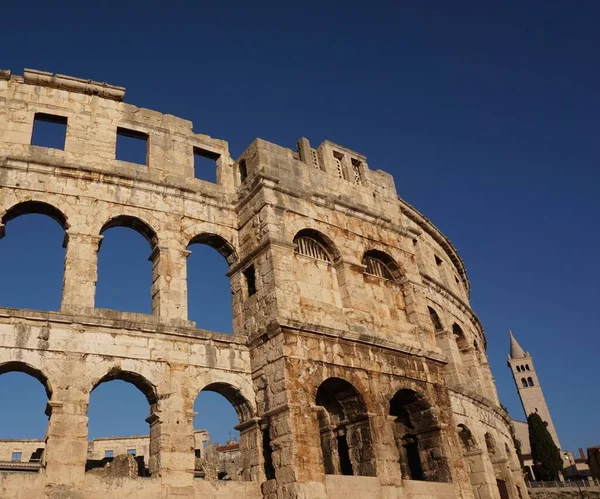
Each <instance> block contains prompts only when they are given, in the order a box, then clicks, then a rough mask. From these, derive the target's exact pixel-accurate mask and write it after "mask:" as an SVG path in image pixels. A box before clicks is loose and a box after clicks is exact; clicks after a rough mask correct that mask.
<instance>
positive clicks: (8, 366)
mask: <svg viewBox="0 0 600 499" xmlns="http://www.w3.org/2000/svg"><path fill="white" fill-rule="evenodd" d="M19 378H20V379H19ZM32 378H34V379H35V380H37V381H34V382H33V384H34V385H36V386H35V387H32V383H31V382H29V383H28V382H27V380H32ZM32 381H33V380H32ZM111 385H113V386H111ZM40 386H41V387H43V390H44V392H45V397H40V396H38V397H36V390H35V388H38V387H40ZM104 389H108V390H106V392H105V393H102V392H103V391H104ZM96 393H98V396H97V397H96ZM0 394H3V408H2V410H1V411H0V423H1V424H0V434H1V438H5V439H6V438H9V439H10V440H19V439H24V438H27V439H31V438H32V437H35V439H37V440H40V439H42V437H43V433H42V431H40V430H41V425H42V421H41V420H42V418H43V413H44V412H45V414H46V417H47V419H46V420H45V422H43V427H48V425H50V424H51V421H52V410H48V408H49V407H50V406H51V403H52V401H53V387H52V386H51V383H50V381H49V379H48V378H47V377H46V376H45V375H44V373H43V372H42V371H40V370H39V369H36V368H34V367H32V366H30V365H28V364H26V363H23V362H6V363H4V364H1V365H0ZM37 395H41V394H40V393H39V390H38V393H37ZM107 395H108V397H107ZM42 399H43V400H42ZM160 399H161V395H160V394H159V392H158V390H157V388H156V386H154V385H153V384H152V383H151V382H150V381H148V380H147V379H146V378H145V377H144V376H142V375H140V374H138V373H135V372H132V371H126V370H121V369H116V368H115V369H111V370H110V371H109V372H107V373H106V374H105V375H104V376H102V377H101V378H100V379H98V380H97V381H95V382H94V384H93V386H92V387H91V389H90V390H89V394H88V405H87V416H88V439H90V443H91V439H92V438H94V439H95V438H97V437H110V438H108V439H107V438H104V439H100V440H99V441H98V442H96V443H99V444H103V440H108V441H109V444H106V445H104V447H106V448H107V449H108V448H110V449H111V450H110V451H108V450H106V454H105V453H104V451H102V452H101V455H96V454H98V453H97V452H96V453H95V454H94V455H92V454H91V450H89V451H88V459H87V463H86V471H90V470H93V469H94V468H97V467H103V466H104V465H105V464H106V462H107V460H106V459H107V458H113V457H116V454H117V453H116V452H115V455H114V456H113V450H112V449H113V445H114V441H119V438H128V439H131V438H132V436H136V439H135V440H137V445H136V443H131V444H129V446H128V447H129V448H127V453H129V454H133V455H134V456H136V460H137V461H138V466H139V476H152V475H153V474H154V473H156V471H157V462H158V453H159V452H160V450H159V449H160V446H159V444H158V439H159V437H160V432H161V430H160V424H157V422H158V423H160V418H161V416H160V407H159V405H160ZM32 401H33V402H35V403H34V404H31V403H30V402H32ZM19 406H24V407H22V408H23V409H25V410H19ZM44 408H46V410H44ZM11 409H12V411H11ZM194 409H195V410H196V412H197V413H198V414H197V416H196V418H195V420H194V425H193V426H194V429H196V430H197V429H200V428H202V429H206V428H207V427H208V428H210V430H214V431H209V435H211V438H212V439H213V440H212V441H213V442H214V439H215V437H216V438H218V439H219V442H220V443H221V444H226V442H227V440H231V439H233V440H239V436H240V435H239V432H238V431H237V426H238V425H239V424H240V423H243V422H247V421H249V420H251V419H252V418H253V417H254V409H253V406H252V404H251V403H250V402H249V401H248V399H247V398H246V397H245V396H244V395H242V393H241V390H240V389H238V388H237V387H234V386H233V385H231V384H230V383H228V382H219V381H215V382H209V383H208V384H207V385H206V386H204V387H203V388H202V389H201V390H200V392H199V393H198V394H197V396H196V397H195V402H194ZM215 409H216V411H217V414H216V418H218V420H217V419H215V418H214V417H213V418H211V417H209V413H213V412H214V410H215ZM11 412H12V414H11ZM130 413H131V415H130ZM212 415H213V416H215V415H214V414H212ZM207 423H208V425H207ZM211 423H212V424H211ZM30 424H33V431H34V432H35V430H36V429H37V433H33V434H32V433H28V430H29V431H31V428H29V427H28V425H30ZM225 426H229V428H228V431H229V434H227V429H226V428H225ZM115 430H116V432H115ZM102 432H104V433H102ZM43 438H44V439H45V437H43ZM144 438H145V439H146V440H145V443H143V444H140V442H139V440H143V439H144ZM130 441H131V440H130ZM242 441H243V440H242ZM24 442H25V446H26V447H27V448H28V447H30V444H28V443H27V442H28V440H25V441H24ZM131 442H132V441H131ZM209 444H210V441H209ZM6 445H7V444H5V446H6ZM15 445H18V442H15ZM117 445H118V444H117ZM123 445H126V443H125V444H123ZM44 447H45V445H44V444H42V445H41V447H40V448H37V447H36V448H35V451H36V452H35V453H34V454H35V455H33V454H32V455H31V456H30V455H28V453H23V456H19V458H21V457H22V459H23V461H24V462H39V461H41V460H43V456H44V450H45V449H44ZM15 448H16V449H19V450H20V449H21V447H15ZM205 448H206V447H205ZM122 450H123V452H124V451H125V449H122ZM109 452H110V455H109ZM190 457H191V456H190ZM4 459H6V458H4ZM2 460H3V458H1V457H0V461H2ZM250 477H251V470H250V469H244V470H240V475H239V476H236V477H235V479H250Z"/></svg>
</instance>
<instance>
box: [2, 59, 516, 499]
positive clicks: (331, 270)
mask: <svg viewBox="0 0 600 499" xmlns="http://www.w3.org/2000/svg"><path fill="white" fill-rule="evenodd" d="M0 78H1V79H0V110H1V113H0V217H1V221H0V236H5V237H9V236H10V220H12V219H13V218H14V217H16V216H18V215H21V214H26V213H30V212H36V213H45V214H49V215H51V216H53V217H54V218H55V219H57V220H58V221H59V222H60V223H62V225H63V227H64V229H65V234H66V237H65V245H66V257H65V273H64V285H63V296H62V304H61V309H60V311H57V312H39V311H33V310H16V309H7V308H0V372H6V371H9V370H21V371H25V372H28V373H30V374H34V375H35V376H36V377H38V379H40V380H41V381H42V382H44V383H45V384H46V386H47V391H48V393H49V397H50V399H49V403H48V414H49V423H48V430H47V434H46V442H45V449H46V450H45V452H44V456H43V463H42V467H41V470H40V472H39V473H36V474H31V475H25V474H7V473H0V495H1V496H2V497H28V498H35V497H44V495H45V496H46V497H74V498H75V497H77V498H78V497H82V498H83V497H85V498H94V497H105V496H106V495H107V494H109V495H110V494H115V493H119V494H125V493H126V494H128V495H129V496H131V497H149V496H152V497H158V496H161V495H162V496H165V497H166V496H167V495H168V496H169V497H170V496H171V495H173V496H174V495H179V496H183V497H194V496H195V497H227V496H232V495H241V496H243V497H262V496H264V497H273V498H274V497H311V498H318V497H322V498H325V497H331V498H334V497H344V498H346V499H347V498H348V497H406V498H411V497H415V498H416V497H433V498H435V497H438V498H446V497H447V498H450V497H462V498H472V497H473V498H481V499H484V498H499V497H500V492H499V488H498V486H497V480H501V481H502V482H503V483H504V484H505V487H506V490H507V493H508V494H509V497H515V498H516V497H519V494H521V496H522V497H526V496H527V491H526V488H525V486H524V483H523V480H522V476H521V473H520V471H519V465H518V462H517V460H516V455H515V453H514V451H513V445H512V440H511V436H510V430H509V419H508V416H507V414H506V413H505V412H504V411H503V410H502V409H501V408H500V407H499V403H498V397H497V394H496V389H495V386H494V383H493V379H492V376H491V372H490V369H489V365H488V362H487V357H486V354H485V345H486V340H485V335H484V332H483V329H482V327H481V324H480V322H479V320H478V319H477V317H476V316H475V314H474V313H473V311H472V310H471V308H470V305H469V292H470V290H469V282H468V280H467V277H466V272H465V269H464V266H463V264H462V261H461V260H460V257H459V256H458V255H457V253H456V251H455V250H454V248H453V247H452V245H451V244H450V243H449V241H448V240H447V239H446V238H445V237H444V236H443V235H442V234H441V233H440V232H439V231H438V230H437V229H436V228H435V226H433V225H432V224H431V222H430V221H429V220H427V219H426V218H425V217H423V215H421V214H420V213H419V212H417V211H416V210H415V209H414V208H412V207H411V206H410V205H408V204H406V203H405V202H403V201H401V200H399V199H398V197H397V194H396V190H395V186H394V182H393V179H392V177H391V176H390V175H388V174H387V173H385V172H382V171H379V170H377V171H373V170H370V169H369V167H368V164H367V161H366V158H365V157H364V156H362V155H360V154H358V153H356V152H354V151H351V150H349V149H347V148H344V147H342V146H339V145H336V144H333V143H330V142H324V143H323V144H321V145H320V146H319V147H318V148H316V149H313V148H312V147H311V146H310V144H309V143H308V141H307V140H306V139H301V140H300V142H299V148H298V151H297V152H295V151H292V150H290V149H286V148H283V147H280V146H277V145H275V144H271V143H269V142H266V141H263V140H260V139H257V140H255V141H254V142H253V143H252V144H251V145H250V146H249V148H248V149H247V150H246V151H245V152H244V153H243V154H242V156H241V157H240V158H239V159H238V160H237V161H234V160H233V159H232V158H231V157H230V155H229V152H228V146H227V143H226V142H224V141H222V140H217V139H212V138H210V137H208V136H206V135H200V134H195V133H194V132H193V131H192V124H191V123H190V122H189V121H186V120H183V119H180V118H176V117H173V116H170V115H163V114H160V113H157V112H155V111H151V110H147V109H140V108H137V107H134V106H131V105H129V104H125V103H123V102H122V99H123V95H124V89H121V88H119V87H113V86H110V85H106V84H99V83H96V82H89V81H84V80H78V79H74V78H69V77H64V76H60V75H51V74H48V73H42V72H37V71H31V70H26V71H25V73H24V76H22V77H20V76H12V75H10V73H9V72H7V71H3V72H0ZM35 113H45V114H49V115H54V116H60V117H62V118H63V119H64V118H66V119H67V135H66V141H65V147H64V150H57V149H47V148H43V147H38V146H33V145H30V142H31V134H32V127H33V122H34V116H35ZM117 128H125V129H128V130H132V131H137V132H142V133H144V134H147V135H148V155H147V158H148V159H147V165H137V164H132V163H126V162H123V161H118V160H116V159H115V144H116V133H117ZM194 148H199V149H202V150H203V151H205V153H208V154H210V155H211V156H213V157H215V158H218V159H217V162H216V163H217V179H218V181H217V184H211V183H208V182H205V181H202V180H198V179H195V178H194V172H193V151H194ZM114 225H125V226H129V227H132V228H134V229H136V230H139V231H140V232H142V233H143V235H145V236H146V238H147V239H148V242H149V245H150V247H151V257H150V258H151V260H152V262H153V282H152V289H151V293H152V305H153V314H151V315H144V314H132V313H124V312H116V311H111V310H100V309H96V308H94V295H95V283H96V280H97V271H96V265H97V252H98V248H99V244H100V241H101V238H102V236H101V234H102V231H103V229H105V228H106V227H111V226H114ZM306 229H310V230H309V231H308V234H310V235H313V236H314V237H316V238H317V239H318V240H319V242H320V243H322V244H323V247H324V248H325V250H326V252H327V255H328V259H329V261H324V260H319V259H315V258H311V257H310V256H307V255H303V254H301V253H299V252H298V245H297V243H295V242H294V241H295V238H296V235H297V234H298V233H301V231H306ZM190 242H201V243H206V244H210V245H212V246H214V247H215V248H216V249H217V250H219V251H220V252H221V253H222V254H223V256H224V258H226V259H227V261H228V263H229V266H230V271H229V277H230V282H231V290H232V295H233V300H232V301H233V330H234V333H233V334H232V335H226V334H222V333H217V332H210V331H204V330H199V329H197V328H196V326H195V324H194V323H193V322H190V321H188V318H187V290H186V289H187V285H186V256H187V254H188V251H187V247H188V245H189V244H190ZM0 244H1V242H0ZM373 251H375V252H378V253H373V254H377V255H385V258H386V260H384V261H385V262H387V264H388V267H389V268H391V269H392V270H393V272H392V273H393V276H392V277H393V278H389V279H387V278H382V277H381V276H376V275H372V274H371V273H369V272H367V264H366V260H365V259H364V256H365V254H366V253H367V252H373ZM382 261H383V260H382ZM250 266H252V267H253V269H254V275H255V281H256V282H255V291H256V292H255V293H253V294H252V293H251V291H253V290H249V286H248V280H249V279H250V277H249V275H250V272H249V268H250ZM431 310H433V311H434V312H435V313H436V314H437V317H438V321H437V322H436V321H435V320H432V315H431V314H432V313H431ZM115 378H120V379H125V380H127V381H131V382H133V383H134V384H136V386H138V387H139V388H140V389H141V390H142V391H143V392H144V393H145V395H146V397H147V398H148V402H149V405H150V417H149V418H148V422H149V424H150V459H149V462H148V463H147V464H148V467H149V471H150V473H151V477H148V478H128V479H120V480H119V481H114V480H113V481H111V480H108V479H107V480H104V479H103V478H102V477H101V476H96V475H93V474H90V473H85V462H86V449H87V415H86V414H87V406H88V400H89V394H90V392H91V390H92V389H93V388H94V387H95V386H97V384H98V383H99V382H102V381H103V380H107V379H115ZM328 380H329V381H328ZM327 383H330V384H329V385H328V384H327ZM348 384H349V385H348ZM328 386H332V387H336V388H335V389H333V390H329V391H328V389H327V387H328ZM348 386H350V387H351V388H347V389H346V388H344V387H348ZM206 387H209V388H210V389H214V390H217V391H220V392H221V393H222V394H223V395H225V396H226V397H227V398H228V399H229V400H230V401H231V402H232V404H233V405H234V407H235V408H236V410H237V412H238V415H239V417H240V422H241V423H240V426H239V429H240V433H241V448H242V455H243V468H244V472H243V476H241V477H239V478H240V480H236V481H233V482H219V483H211V482H208V481H203V480H195V479H194V455H193V448H194V442H193V433H194V432H193V417H194V413H193V404H194V400H195V398H196V395H197V394H198V392H199V391H200V390H202V389H203V388H206ZM320 387H321V388H320ZM399 393H402V394H406V393H410V394H413V395H410V396H411V397H413V398H412V399H411V398H410V397H409V399H403V400H409V402H406V403H407V404H408V405H406V407H409V413H410V415H411V418H412V424H413V428H412V430H411V432H409V433H410V435H409V436H407V435H408V433H406V434H405V436H404V437H402V438H405V440H403V441H408V440H406V439H407V438H409V437H410V438H413V439H416V440H418V441H419V445H420V448H421V451H423V449H424V448H425V447H427V452H426V453H425V452H421V464H422V467H423V469H424V474H425V477H427V478H428V481H420V480H416V479H413V478H415V476H411V477H409V476H408V475H407V473H409V472H407V471H406V470H407V469H408V467H407V466H405V465H402V464H401V463H402V460H403V456H402V452H403V450H402V445H401V444H399V443H398V442H400V441H401V440H399V438H400V437H398V435H399V434H400V433H399V432H400V428H401V425H400V423H399V422H398V421H400V420H402V417H400V416H398V413H394V409H393V406H394V403H395V402H392V400H393V399H394V400H396V399H395V396H397V394H399ZM340 394H342V395H340ZM327 397H333V399H335V400H333V399H331V400H333V402H331V404H330V403H329V402H328V400H329V399H328V398H327ZM336 397H337V398H336ZM396 398H397V397H396ZM415 400H417V401H418V402H415V403H414V404H412V402H410V401H415ZM411 404H412V405H411ZM336 408H337V409H336ZM340 408H341V409H340ZM338 410H339V411H341V412H339V413H336V411H338ZM411 411H412V412H411ZM340 414H341V416H340ZM458 425H462V426H460V427H459V426H458ZM421 426H422V427H423V428H425V426H427V428H426V430H423V431H420V430H418V428H419V427H421ZM402 428H404V427H402ZM415 428H417V429H415ZM464 428H467V429H468V432H469V438H467V439H465V438H464V436H465V433H460V434H459V431H460V430H462V429H464ZM404 429H406V428H404ZM432 435H433V436H432ZM328 438H329V439H331V438H333V439H334V440H335V438H338V441H339V438H345V439H346V441H347V445H348V446H349V448H350V451H349V456H350V457H349V459H350V461H351V467H352V469H353V474H354V475H362V476H345V475H343V474H339V473H337V472H335V471H334V472H333V473H332V472H329V473H325V471H326V469H327V467H328V466H333V468H335V467H336V466H337V467H338V468H337V471H338V472H339V471H340V468H339V466H341V465H340V462H341V460H342V457H339V456H341V455H342V454H340V455H339V456H338V457H339V459H337V460H336V459H333V460H331V461H328V459H330V458H331V456H329V454H328V450H327V449H334V447H328V445H330V444H329V443H328V442H330V440H327V439H328ZM265 448H266V449H267V450H266V451H264V450H263V449H265ZM332 452H334V453H335V452H336V451H335V449H334V451H332ZM340 452H341V451H340ZM265 461H267V463H266V464H265ZM271 461H272V466H271V465H270V464H269V463H270V462H271ZM332 463H333V464H332ZM336 463H337V464H336ZM403 466H404V467H403ZM333 468H332V469H333ZM330 471H331V470H330ZM413 472H414V470H413ZM517 487H518V488H519V490H517Z"/></svg>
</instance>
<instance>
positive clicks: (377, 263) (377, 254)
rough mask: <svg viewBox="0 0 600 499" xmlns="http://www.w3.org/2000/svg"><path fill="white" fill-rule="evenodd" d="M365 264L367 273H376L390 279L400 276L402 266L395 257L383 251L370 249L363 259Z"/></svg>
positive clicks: (377, 275) (375, 274)
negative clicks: (399, 265) (400, 266)
mask: <svg viewBox="0 0 600 499" xmlns="http://www.w3.org/2000/svg"><path fill="white" fill-rule="evenodd" d="M362 263H363V265H364V266H365V274H369V275H374V276H376V277H380V278H382V279H387V280H388V281H393V280H396V279H398V278H399V277H400V268H399V267H398V264H397V263H396V262H395V261H394V259H393V258H392V257H391V256H389V255H387V254H386V253H384V252H383V251H377V250H369V251H367V252H366V253H365V254H364V256H363V260H362Z"/></svg>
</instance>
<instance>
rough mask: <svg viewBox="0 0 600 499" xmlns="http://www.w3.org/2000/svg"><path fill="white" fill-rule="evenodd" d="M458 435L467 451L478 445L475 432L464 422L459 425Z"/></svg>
mask: <svg viewBox="0 0 600 499" xmlns="http://www.w3.org/2000/svg"><path fill="white" fill-rule="evenodd" d="M458 436H459V437H460V441H461V443H462V445H463V446H464V448H465V450H466V451H471V450H473V449H474V448H475V447H476V445H475V439H474V438H473V434H472V433H471V430H469V428H468V427H467V426H466V425H464V424H459V425H458Z"/></svg>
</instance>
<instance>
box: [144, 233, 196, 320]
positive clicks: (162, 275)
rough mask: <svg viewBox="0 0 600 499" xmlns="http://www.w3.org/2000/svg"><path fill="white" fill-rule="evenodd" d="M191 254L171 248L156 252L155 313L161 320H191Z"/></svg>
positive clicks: (153, 254) (153, 290)
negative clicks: (188, 271) (189, 299)
mask: <svg viewBox="0 0 600 499" xmlns="http://www.w3.org/2000/svg"><path fill="white" fill-rule="evenodd" d="M189 254H190V252H189V251H188V250H186V249H182V248H181V247H175V246H172V245H167V244H164V245H160V246H155V247H154V248H153V250H152V254H151V255H150V261H151V262H152V312H153V313H154V315H157V316H159V317H160V318H161V319H167V320H168V319H178V320H187V305H188V304H187V265H186V258H187V257H188V255H189Z"/></svg>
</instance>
